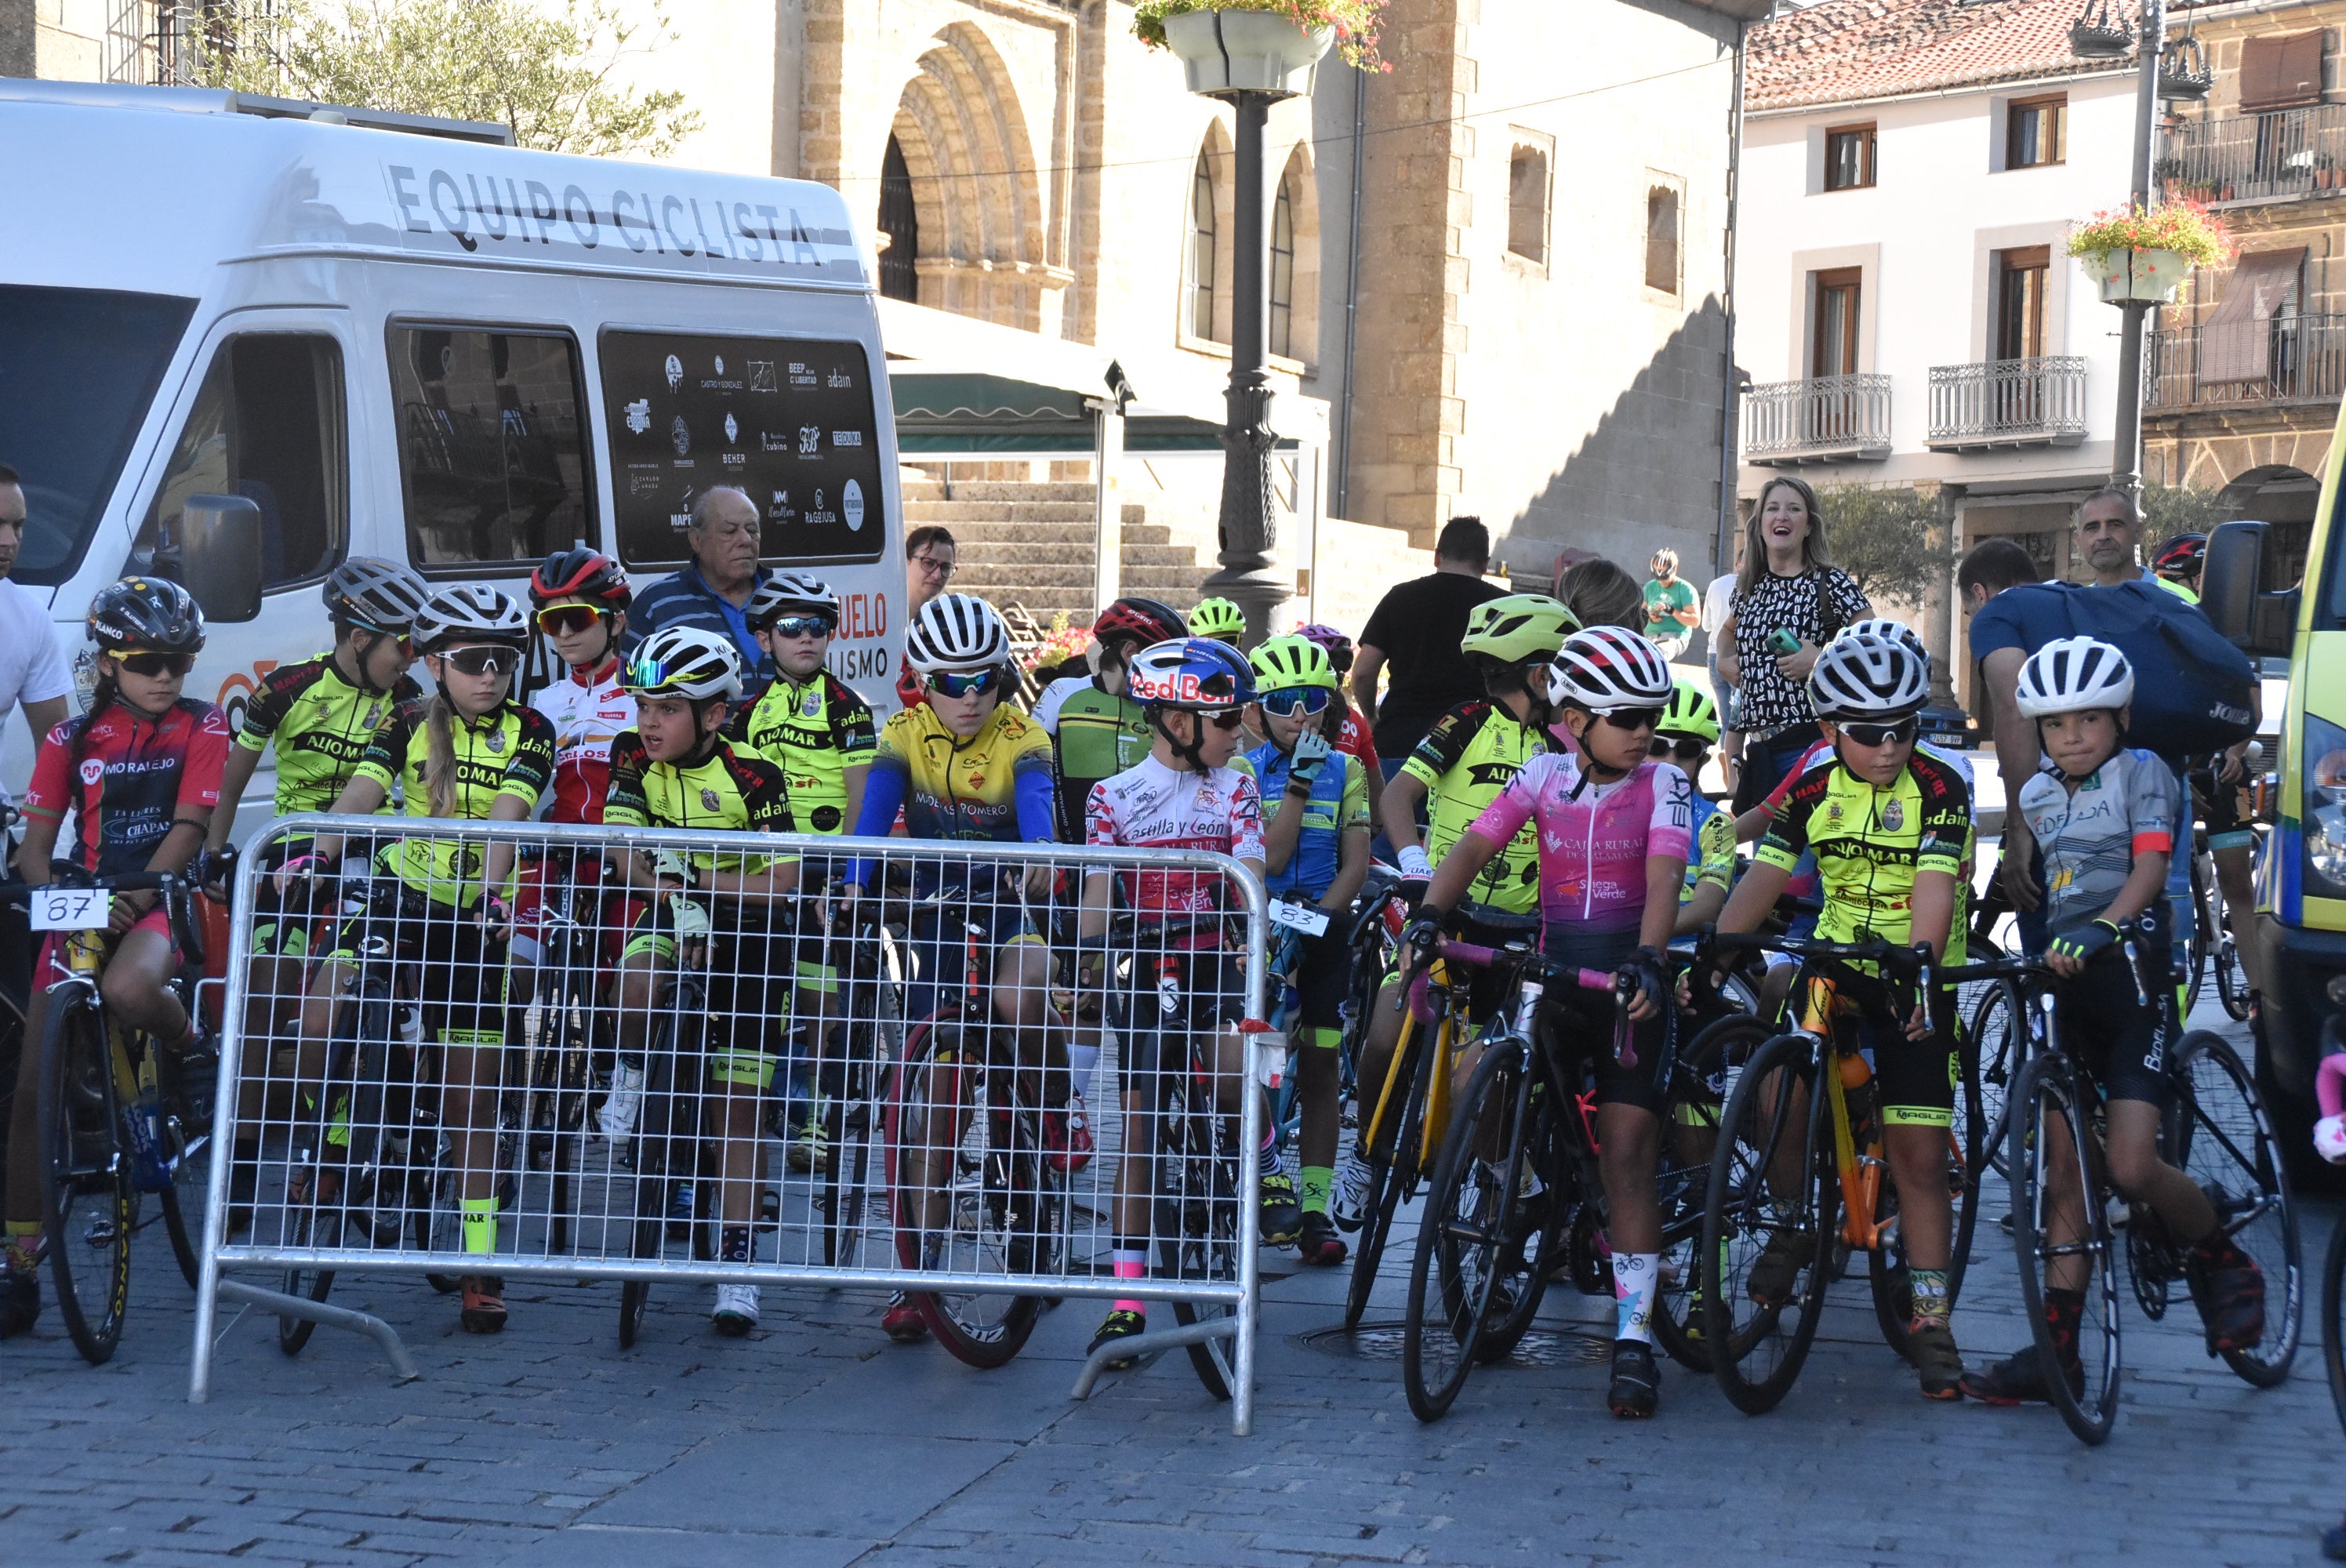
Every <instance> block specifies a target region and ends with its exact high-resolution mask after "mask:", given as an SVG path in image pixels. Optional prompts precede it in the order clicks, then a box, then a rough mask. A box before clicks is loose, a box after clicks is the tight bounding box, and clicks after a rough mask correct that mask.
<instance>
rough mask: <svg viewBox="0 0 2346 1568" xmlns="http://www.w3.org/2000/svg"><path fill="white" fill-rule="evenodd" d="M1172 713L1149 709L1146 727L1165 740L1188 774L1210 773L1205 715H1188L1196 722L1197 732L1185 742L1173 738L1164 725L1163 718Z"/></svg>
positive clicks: (1164, 709)
mask: <svg viewBox="0 0 2346 1568" xmlns="http://www.w3.org/2000/svg"><path fill="white" fill-rule="evenodd" d="M1173 711H1175V710H1174V709H1172V708H1150V709H1149V710H1148V727H1149V728H1151V729H1154V730H1155V731H1157V733H1158V734H1159V735H1161V736H1163V737H1164V738H1165V743H1166V744H1167V745H1168V746H1170V747H1171V748H1173V755H1174V756H1176V757H1178V758H1179V759H1181V760H1182V762H1183V764H1184V765H1186V766H1187V767H1188V769H1189V771H1190V772H1192V773H1209V772H1211V771H1212V769H1209V768H1208V767H1207V766H1206V755H1205V752H1206V718H1205V715H1203V714H1200V713H1192V714H1190V715H1189V717H1190V718H1194V719H1196V720H1197V721H1198V732H1197V735H1196V736H1195V737H1194V738H1191V739H1189V740H1186V741H1185V740H1180V739H1177V738H1175V737H1174V734H1173V731H1172V730H1171V728H1168V726H1167V725H1166V722H1165V716H1166V715H1167V714H1168V713H1171V712H1173ZM1181 711H1184V712H1187V711H1188V710H1187V709H1182V710H1181Z"/></svg>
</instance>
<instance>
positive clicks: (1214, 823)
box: [1084, 757, 1263, 915]
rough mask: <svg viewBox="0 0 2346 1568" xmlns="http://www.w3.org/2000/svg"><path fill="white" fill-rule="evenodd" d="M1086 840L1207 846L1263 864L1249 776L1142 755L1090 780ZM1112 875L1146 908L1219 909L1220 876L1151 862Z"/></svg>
mask: <svg viewBox="0 0 2346 1568" xmlns="http://www.w3.org/2000/svg"><path fill="white" fill-rule="evenodd" d="M1084 840H1085V842H1086V843H1091V844H1101V845H1121V846H1124V847H1126V848H1129V849H1146V850H1213V851H1214V852H1216V853H1218V854H1224V855H1229V856H1231V857H1233V858H1235V859H1237V860H1252V861H1254V862H1255V863H1256V864H1257V865H1258V866H1260V864H1261V862H1262V859H1263V849H1262V797H1261V795H1260V793H1259V792H1258V791H1257V790H1256V789H1255V782H1254V779H1252V778H1251V777H1250V775H1248V774H1245V773H1241V772H1239V771H1238V770H1237V769H1233V768H1217V769H1214V770H1213V771H1212V772H1210V773H1198V772H1195V771H1193V770H1191V769H1186V768H1185V769H1178V771H1177V770H1176V769H1171V768H1168V767H1167V766H1166V765H1165V764H1164V763H1162V762H1159V761H1158V760H1157V759H1156V758H1154V757H1145V758H1143V759H1141V760H1140V762H1139V763H1138V765H1137V766H1135V767H1131V768H1127V769H1125V770H1124V771H1123V772H1121V773H1118V774H1117V775H1116V776H1115V777H1114V778H1112V779H1101V780H1100V781H1099V782H1098V783H1096V784H1095V785H1093V786H1092V792H1091V798H1090V799H1089V800H1087V801H1086V803H1085V809H1084ZM1117 875H1118V876H1119V877H1120V878H1121V879H1122V881H1123V882H1124V893H1125V898H1126V899H1127V901H1129V903H1130V904H1131V907H1132V908H1133V909H1135V910H1137V911H1141V912H1143V913H1147V914H1166V915H1178V914H1195V913H1207V912H1210V911H1214V910H1218V909H1220V908H1221V907H1222V901H1221V898H1220V896H1219V895H1220V891H1221V887H1220V884H1221V878H1220V877H1219V876H1216V875H1213V874H1210V873H1204V872H1198V871H1160V870H1157V869H1155V868H1151V869H1149V870H1148V871H1120V872H1118V873H1117Z"/></svg>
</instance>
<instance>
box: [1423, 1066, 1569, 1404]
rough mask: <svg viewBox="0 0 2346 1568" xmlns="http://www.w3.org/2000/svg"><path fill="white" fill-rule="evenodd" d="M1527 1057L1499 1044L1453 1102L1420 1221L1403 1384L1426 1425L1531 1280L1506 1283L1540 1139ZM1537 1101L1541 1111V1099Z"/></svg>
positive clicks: (1518, 1258)
mask: <svg viewBox="0 0 2346 1568" xmlns="http://www.w3.org/2000/svg"><path fill="white" fill-rule="evenodd" d="M1529 1056H1530V1053H1529V1051H1528V1049H1527V1048H1526V1047H1525V1044H1523V1043H1522V1042H1521V1041H1507V1042H1504V1043H1500V1042H1494V1044H1492V1045H1491V1046H1490V1048H1489V1049H1488V1050H1486V1051H1485V1052H1484V1056H1483V1060H1482V1061H1481V1062H1480V1063H1478V1064H1476V1065H1475V1068H1474V1077H1473V1078H1472V1079H1471V1080H1469V1081H1468V1084H1467V1085H1466V1089H1465V1092H1464V1094H1462V1095H1459V1096H1458V1097H1457V1099H1456V1100H1455V1101H1454V1102H1453V1104H1452V1105H1451V1111H1450V1130H1449V1132H1448V1134H1447V1135H1445V1136H1444V1137H1443V1140H1442V1157H1441V1158H1440V1159H1439V1160H1438V1161H1436V1162H1435V1165H1434V1175H1433V1186H1432V1188H1431V1189H1430V1190H1429V1191H1428V1192H1427V1194H1426V1200H1425V1212H1424V1214H1423V1216H1422V1217H1420V1219H1419V1221H1418V1229H1417V1250H1416V1253H1415V1255H1414V1256H1413V1257H1412V1258H1411V1260H1410V1269H1409V1308H1408V1314H1407V1317H1406V1318H1405V1319H1404V1321H1403V1329H1402V1352H1401V1366H1402V1387H1403V1390H1405V1391H1406V1392H1407V1394H1408V1396H1409V1408H1410V1410H1411V1411H1412V1412H1413V1414H1415V1415H1416V1417H1417V1419H1418V1420H1422V1421H1433V1420H1440V1419H1441V1418H1442V1416H1443V1412H1444V1411H1446V1410H1449V1409H1450V1406H1451V1403H1452V1401H1454V1400H1456V1399H1457V1397H1458V1390H1460V1389H1462V1388H1464V1387H1465V1385H1466V1376H1467V1374H1468V1373H1469V1372H1471V1371H1473V1370H1474V1363H1475V1359H1476V1355H1475V1352H1476V1350H1477V1349H1479V1347H1480V1344H1481V1341H1482V1338H1483V1335H1484V1330H1485V1329H1489V1328H1491V1327H1494V1326H1497V1325H1498V1324H1504V1321H1505V1319H1507V1318H1509V1317H1510V1316H1512V1315H1513V1313H1514V1310H1515V1303H1516V1301H1517V1300H1518V1299H1519V1298H1520V1296H1521V1288H1524V1287H1527V1286H1528V1284H1529V1281H1528V1280H1523V1279H1521V1278H1514V1279H1508V1280H1505V1281H1503V1279H1502V1271H1503V1269H1505V1268H1508V1266H1509V1263H1510V1261H1512V1262H1513V1264H1514V1265H1515V1271H1516V1272H1517V1274H1518V1275H1519V1274H1520V1268H1521V1262H1522V1250H1521V1247H1520V1246H1519V1245H1511V1231H1512V1229H1513V1227H1515V1226H1516V1225H1517V1224H1518V1222H1519V1219H1518V1211H1519V1208H1520V1207H1521V1206H1520V1204H1519V1201H1518V1200H1519V1197H1520V1196H1521V1183H1522V1177H1523V1176H1524V1173H1525V1166H1526V1162H1527V1161H1528V1160H1529V1159H1530V1157H1531V1154H1532V1150H1533V1149H1534V1147H1535V1137H1536V1136H1537V1131H1536V1128H1535V1115H1536V1114H1537V1113H1535V1105H1534V1102H1535V1096H1534V1095H1533V1085H1534V1083H1535V1073H1534V1072H1533V1070H1532V1066H1531V1062H1530V1059H1529ZM1539 1099H1540V1105H1541V1109H1542V1110H1543V1111H1544V1110H1545V1096H1540V1097H1539ZM1511 1255H1512V1257H1511ZM1511 1286H1513V1287H1516V1288H1513V1289H1510V1288H1509V1287H1511ZM1494 1319H1495V1320H1496V1323H1495V1324H1494Z"/></svg>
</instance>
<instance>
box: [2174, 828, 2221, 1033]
mask: <svg viewBox="0 0 2346 1568" xmlns="http://www.w3.org/2000/svg"><path fill="white" fill-rule="evenodd" d="M2184 793H2185V794H2186V795H2188V794H2189V793H2190V791H2189V790H2188V789H2187V790H2185V791H2184ZM2213 872H2214V867H2213V865H2212V863H2211V861H2210V860H2209V858H2208V851H2207V850H2205V849H2200V850H2197V851H2195V852H2194V853H2193V855H2192V857H2191V913H2192V921H2191V940H2190V941H2189V942H2187V943H2186V944H2185V946H2184V958H2183V963H2184V972H2183V984H2184V994H2183V1013H2182V1016H2183V1017H2184V1018H2185V1019H2187V1020H2188V1018H2189V1017H2190V1016H2191V1010H2192V1009H2193V1008H2195V1007H2197V1006H2198V1005H2199V988H2200V983H2201V982H2203V981H2204V980H2205V979H2206V978H2207V975H2208V947H2209V938H2210V936H2211V934H2212V932H2211V931H2210V928H2209V926H2208V894H2209V892H2210V891H2212V884H2213V883H2214V881H2215V880H2216V879H2215V876H2214V874H2213Z"/></svg>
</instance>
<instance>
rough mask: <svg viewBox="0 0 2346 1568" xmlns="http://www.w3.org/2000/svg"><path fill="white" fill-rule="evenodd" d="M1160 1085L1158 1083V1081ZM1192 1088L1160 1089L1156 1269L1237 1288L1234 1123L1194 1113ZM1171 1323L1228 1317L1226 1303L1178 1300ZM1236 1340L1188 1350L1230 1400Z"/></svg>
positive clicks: (1210, 1383)
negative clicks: (1189, 1099)
mask: <svg viewBox="0 0 2346 1568" xmlns="http://www.w3.org/2000/svg"><path fill="white" fill-rule="evenodd" d="M1160 1082H1161V1080H1160ZM1192 1092H1193V1091H1192V1090H1191V1089H1190V1087H1189V1086H1188V1084H1183V1085H1181V1086H1179V1087H1178V1088H1171V1089H1168V1090H1165V1091H1163V1092H1162V1093H1163V1100H1164V1104H1163V1105H1162V1106H1161V1108H1160V1112H1159V1115H1158V1150H1157V1158H1156V1160H1155V1162H1154V1163H1155V1165H1156V1167H1157V1186H1158V1196H1157V1202H1156V1205H1155V1212H1156V1220H1157V1236H1158V1268H1159V1271H1160V1272H1161V1273H1162V1274H1163V1275H1164V1276H1165V1277H1166V1278H1171V1279H1192V1280H1209V1281H1211V1282H1213V1283H1215V1284H1223V1285H1228V1284H1235V1283H1236V1282H1237V1280H1238V1277H1239V1246H1240V1237H1241V1236H1245V1237H1249V1238H1251V1236H1252V1227H1246V1228H1245V1229H1243V1230H1242V1229H1241V1228H1240V1226H1239V1167H1238V1136H1237V1127H1236V1119H1235V1118H1233V1117H1229V1116H1224V1115H1220V1114H1219V1113H1218V1112H1215V1111H1212V1110H1205V1111H1196V1112H1192V1111H1190V1110H1189V1109H1188V1096H1189V1095H1190V1094H1191V1093H1192ZM1172 1306H1173V1321H1174V1322H1176V1323H1178V1324H1179V1325H1181V1326H1182V1327H1184V1328H1187V1327H1188V1325H1190V1324H1192V1323H1204V1322H1209V1321H1212V1320H1214V1319H1223V1318H1231V1317H1235V1316H1237V1314H1238V1308H1237V1307H1236V1306H1235V1305H1234V1304H1232V1303H1230V1302H1227V1301H1175V1302H1174V1303H1173V1304H1172ZM1237 1344H1238V1341H1237V1340H1236V1339H1207V1340H1204V1341H1202V1342H1200V1343H1199V1344H1195V1345H1192V1346H1190V1347H1189V1369H1190V1370H1192V1371H1194V1372H1196V1373H1197V1374H1198V1381H1199V1383H1201V1384H1203V1385H1204V1386H1205V1390H1206V1392H1207V1393H1209V1394H1210V1395H1212V1396H1213V1397H1214V1398H1215V1399H1217V1400H1227V1399H1229V1397H1230V1390H1232V1389H1234V1388H1236V1387H1237V1386H1238V1365H1237V1358H1236V1356H1235V1355H1234V1354H1233V1352H1234V1350H1235V1349H1236V1348H1237Z"/></svg>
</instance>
